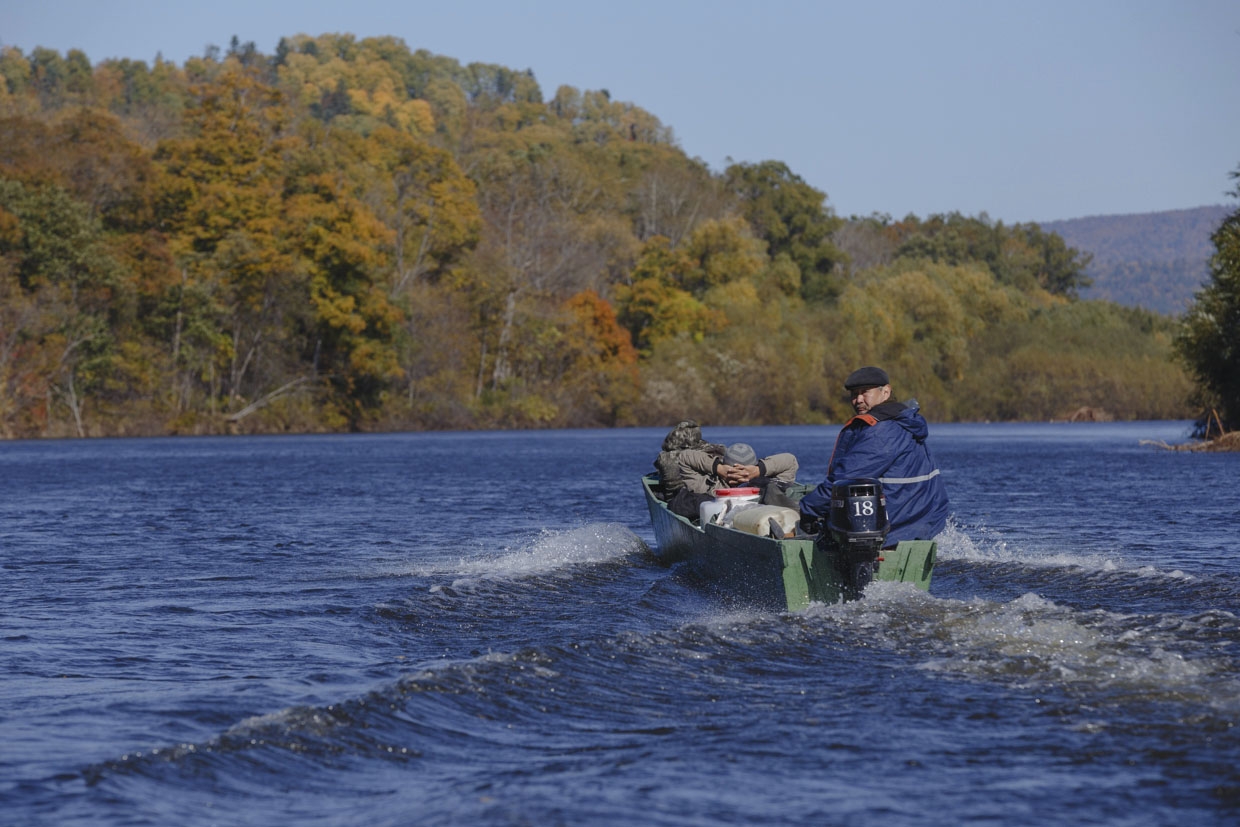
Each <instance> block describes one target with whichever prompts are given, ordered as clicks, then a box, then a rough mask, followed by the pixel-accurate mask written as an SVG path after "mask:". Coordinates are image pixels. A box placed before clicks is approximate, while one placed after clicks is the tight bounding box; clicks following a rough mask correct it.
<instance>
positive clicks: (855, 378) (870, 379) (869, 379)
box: [844, 367, 891, 391]
mask: <svg viewBox="0 0 1240 827" xmlns="http://www.w3.org/2000/svg"><path fill="white" fill-rule="evenodd" d="M890 384H891V380H890V379H888V378H887V371H885V370H883V369H882V368H874V367H866V368H857V369H856V370H854V371H853V372H852V373H850V374H848V378H847V379H845V380H844V390H849V391H863V390H868V389H869V388H878V387H882V386H883V385H890Z"/></svg>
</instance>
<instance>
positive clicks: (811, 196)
mask: <svg viewBox="0 0 1240 827" xmlns="http://www.w3.org/2000/svg"><path fill="white" fill-rule="evenodd" d="M0 78H2V81H0V436H7V437H43V436H73V435H79V436H100V435H121V434H165V433H178V434H197V433H237V432H282V431H340V430H379V429H476V428H513V427H520V428H531V427H578V426H581V427H598V426H625V425H668V424H671V423H673V422H675V421H676V420H678V419H681V418H683V417H686V416H691V417H695V418H697V419H699V420H701V421H702V422H704V423H707V424H723V423H731V424H761V423H817V422H833V421H840V420H841V419H843V418H844V417H845V416H846V415H847V414H848V413H849V412H850V411H849V408H848V404H847V400H846V399H845V398H844V393H843V391H842V388H841V387H840V382H841V381H842V378H843V377H844V376H845V375H847V373H848V372H849V371H851V370H852V369H853V368H855V367H857V366H858V365H861V364H881V365H883V366H884V367H886V368H887V370H888V371H889V372H890V373H891V374H892V375H893V377H895V385H896V387H895V392H896V395H897V396H899V397H901V398H907V397H910V396H916V397H917V398H918V399H919V400H920V401H921V403H922V406H923V408H924V409H925V410H926V412H927V414H928V416H929V417H930V418H931V419H933V420H938V421H943V420H983V419H1052V418H1063V417H1067V416H1070V415H1072V414H1073V413H1074V412H1077V411H1078V410H1080V409H1082V408H1085V407H1089V408H1091V409H1093V410H1092V413H1093V415H1097V416H1114V417H1117V418H1168V417H1174V418H1180V417H1187V416H1189V415H1191V412H1190V411H1188V410H1187V409H1186V407H1185V405H1186V403H1185V402H1184V400H1185V399H1186V398H1187V396H1188V393H1187V391H1188V380H1187V378H1186V377H1185V375H1184V373H1183V371H1182V370H1180V369H1179V368H1178V367H1176V366H1175V365H1173V364H1172V363H1170V362H1169V360H1168V356H1169V352H1170V350H1169V347H1170V345H1169V343H1170V340H1171V337H1172V334H1173V328H1172V326H1171V322H1170V321H1169V320H1168V319H1166V318H1164V317H1161V316H1158V315H1156V314H1151V313H1148V312H1145V311H1142V310H1138V309H1130V308H1123V307H1120V306H1117V305H1114V304H1110V303H1106V302H1094V301H1082V300H1080V298H1079V295H1080V293H1081V291H1082V289H1084V288H1087V287H1088V278H1087V276H1086V275H1085V268H1086V266H1087V265H1088V259H1087V257H1085V256H1082V255H1080V254H1079V253H1078V251H1077V250H1075V249H1073V248H1072V247H1070V246H1068V245H1067V244H1066V243H1065V241H1064V239H1063V238H1062V237H1061V236H1059V235H1056V234H1054V233H1051V232H1047V231H1045V230H1043V229H1042V228H1039V227H1038V226H1037V225H1034V224H1028V225H1020V224H1017V225H1011V226H1005V225H1004V224H1003V223H1002V222H998V223H996V222H992V221H990V220H989V219H988V218H986V217H985V216H979V217H976V218H972V217H966V216H960V215H944V216H928V217H926V218H924V219H922V218H917V217H912V216H910V217H908V218H906V219H904V220H903V221H891V220H889V219H885V218H881V217H874V218H869V219H851V220H844V219H842V218H840V217H839V216H837V215H836V214H835V212H834V211H833V210H832V209H831V207H830V206H829V204H828V202H827V197H826V194H825V193H823V192H821V191H819V190H816V189H815V188H813V187H811V186H809V185H808V184H806V183H805V181H803V180H802V179H801V178H800V177H799V176H798V175H797V174H796V172H795V171H793V170H791V169H789V168H788V167H787V166H786V165H785V164H784V163H782V162H781V161H779V160H775V159H773V160H769V161H765V162H761V163H754V164H735V165H733V166H731V167H729V168H727V169H725V170H721V171H715V170H711V169H708V168H707V167H706V166H705V165H704V164H703V163H702V162H700V161H699V160H697V159H694V158H691V157H689V156H688V155H686V153H685V152H684V151H683V150H682V149H681V148H680V147H679V146H678V145H677V143H676V141H675V139H674V134H673V131H672V129H671V128H670V127H669V126H667V125H665V124H663V123H662V122H660V120H659V119H658V118H657V117H656V116H655V115H653V114H652V113H649V112H646V111H645V110H643V109H642V108H641V107H640V106H638V105H636V104H633V103H626V102H621V101H616V100H612V98H611V96H610V95H609V94H608V93H607V92H606V91H605V90H598V91H582V90H578V89H575V88H572V87H568V86H565V87H561V88H559V89H557V90H555V91H554V93H553V94H550V95H549V96H548V95H547V94H545V92H544V90H542V89H541V88H540V87H539V85H538V83H537V81H536V79H535V78H534V77H533V75H532V74H531V73H530V72H528V71H519V70H512V69H509V68H505V67H502V66H495V65H489V64H479V63H475V64H469V65H462V64H460V63H459V62H458V61H456V60H454V59H452V58H450V57H444V56H439V55H433V54H430V53H428V52H425V51H420V50H418V51H414V50H411V49H409V48H408V47H407V46H406V45H405V44H404V43H403V42H402V41H400V40H397V39H394V38H369V39H364V40H358V39H356V38H354V37H353V36H351V35H347V34H325V35H322V36H319V37H309V36H304V35H298V36H295V37H289V38H287V39H284V40H282V41H281V42H280V44H279V47H278V48H277V50H276V53H275V54H272V55H265V54H262V53H260V52H259V51H258V50H257V49H256V48H255V47H254V45H253V44H252V43H246V44H242V43H240V42H238V41H237V40H236V39H234V42H233V44H232V45H231V47H230V48H229V49H228V50H227V51H226V52H224V53H219V52H216V51H210V52H209V53H208V54H207V55H205V56H204V57H202V58H197V59H192V60H189V61H187V62H186V63H185V64H184V65H175V64H172V63H169V62H165V61H162V60H157V61H156V62H155V63H154V64H153V65H148V64H146V63H144V62H142V61H133V60H128V59H118V60H105V61H102V62H99V63H92V62H91V61H90V59H89V58H88V57H87V56H86V55H84V54H82V53H81V52H78V51H70V52H69V53H68V54H65V55H61V54H58V53H56V52H53V51H50V50H45V49H35V50H34V51H33V52H32V53H30V54H23V53H22V52H21V51H19V50H17V49H13V48H8V49H5V50H3V51H0Z"/></svg>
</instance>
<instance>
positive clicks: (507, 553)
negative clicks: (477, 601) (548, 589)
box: [406, 523, 646, 591]
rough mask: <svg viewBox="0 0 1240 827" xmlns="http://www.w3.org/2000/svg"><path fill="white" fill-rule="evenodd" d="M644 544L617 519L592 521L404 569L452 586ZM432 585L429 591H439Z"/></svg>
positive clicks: (602, 558) (548, 569)
mask: <svg viewBox="0 0 1240 827" xmlns="http://www.w3.org/2000/svg"><path fill="white" fill-rule="evenodd" d="M645 549H646V544H645V543H644V542H643V541H642V539H641V538H640V537H638V536H637V535H636V534H634V533H633V532H632V531H630V530H629V529H628V528H626V527H624V526H622V525H620V524H618V523H592V524H590V525H584V526H580V527H577V528H572V529H566V530H552V529H544V530H542V531H541V532H539V533H538V535H537V536H535V537H533V538H532V539H530V540H529V541H528V542H527V543H526V544H524V545H522V546H521V547H519V548H515V549H502V550H500V552H499V553H498V554H494V553H492V554H482V555H480V556H473V557H469V558H465V559H460V560H457V561H456V562H454V563H443V564H438V565H433V566H429V567H427V566H422V567H418V568H417V569H415V570H410V571H408V572H406V573H408V574H416V575H419V576H425V577H436V576H451V577H454V578H455V579H454V580H453V581H452V587H453V588H462V587H466V586H468V585H469V584H470V583H472V582H474V581H477V580H513V579H519V578H522V577H531V576H538V575H546V574H553V573H555V572H557V571H562V570H565V569H571V568H574V567H577V566H582V565H590V564H598V563H607V562H610V561H613V560H619V559H623V558H625V557H628V556H629V555H632V554H636V553H639V552H642V551H644V550H645ZM439 588H441V587H440V586H433V587H432V588H431V591H438V590H439Z"/></svg>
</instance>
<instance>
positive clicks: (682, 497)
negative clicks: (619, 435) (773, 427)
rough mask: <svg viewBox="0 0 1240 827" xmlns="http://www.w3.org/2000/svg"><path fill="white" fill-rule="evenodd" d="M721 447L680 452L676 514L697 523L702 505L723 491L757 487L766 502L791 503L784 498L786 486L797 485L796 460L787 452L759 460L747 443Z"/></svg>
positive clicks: (673, 502) (671, 506)
mask: <svg viewBox="0 0 1240 827" xmlns="http://www.w3.org/2000/svg"><path fill="white" fill-rule="evenodd" d="M721 447H722V446H719V445H713V444H711V443H703V447H698V448H685V449H683V450H680V451H678V452H677V454H676V463H677V466H678V468H677V472H678V477H679V480H678V481H679V484H680V488H679V489H678V490H677V491H676V492H675V494H673V496H672V498H671V499H670V500H669V501H668V508H669V509H670V510H671V511H672V513H674V514H679V515H681V516H682V517H687V518H689V519H690V520H696V519H697V516H698V511H699V508H700V507H701V505H702V503H704V502H707V501H709V500H712V499H714V493H715V491H717V490H719V489H720V488H738V487H754V488H758V489H759V490H760V491H762V492H763V497H762V502H764V503H769V504H774V505H789V504H790V503H789V502H788V501H786V498H782V499H781V497H783V491H782V486H783V485H786V484H788V483H793V482H796V476H797V467H798V466H797V460H796V457H794V456H793V455H792V454H786V453H785V454H772V455H770V456H768V457H763V458H762V459H758V458H757V454H756V453H755V452H754V450H753V448H752V447H750V446H749V445H746V444H745V443H743V442H737V443H734V444H732V445H730V446H728V447H727V448H726V449H723V450H719V449H720V448H721ZM768 493H769V495H770V497H768V496H767V495H768ZM772 498H773V499H772Z"/></svg>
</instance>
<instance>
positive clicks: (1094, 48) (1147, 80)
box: [0, 0, 1240, 223]
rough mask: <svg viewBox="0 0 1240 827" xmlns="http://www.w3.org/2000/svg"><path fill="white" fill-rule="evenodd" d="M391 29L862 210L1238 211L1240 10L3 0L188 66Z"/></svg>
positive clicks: (968, 4) (841, 206) (975, 0)
mask: <svg viewBox="0 0 1240 827" xmlns="http://www.w3.org/2000/svg"><path fill="white" fill-rule="evenodd" d="M324 32H349V33H352V34H354V35H357V36H358V37H359V38H361V37H368V36H377V35H393V36H396V37H400V38H402V39H403V40H404V41H405V43H406V44H408V46H409V47H410V48H411V49H420V48H424V49H428V50H429V51H431V52H434V53H437V54H441V55H447V56H449V57H453V58H456V59H457V60H459V61H461V62H462V63H470V62H474V61H478V62H483V63H495V64H500V65H502V66H507V67H509V68H513V69H520V70H524V69H531V70H533V72H534V75H535V77H536V78H537V79H538V81H539V84H540V85H541V87H542V90H543V95H544V97H547V98H550V97H551V96H552V95H554V93H555V90H556V88H557V87H559V86H560V85H562V84H568V85H571V86H575V87H577V88H579V89H607V90H608V91H609V92H610V93H611V95H612V98H613V99H616V100H622V101H629V102H632V103H635V104H637V105H638V106H640V107H642V108H643V109H646V110H647V111H649V112H652V113H653V114H654V115H656V116H657V117H658V118H659V119H660V120H661V121H662V122H663V123H664V124H665V125H667V126H670V127H671V128H672V129H673V131H674V132H675V134H676V137H677V139H678V141H679V143H680V146H681V147H682V148H683V149H684V150H685V151H686V152H687V153H689V154H690V155H692V156H696V157H698V158H701V159H702V160H704V161H705V162H707V163H708V164H709V165H710V166H711V168H712V169H715V170H719V169H722V168H723V167H724V166H725V165H726V163H727V159H729V158H731V159H733V160H736V161H762V160H768V159H777V160H781V161H784V162H785V163H787V164H788V165H789V167H791V168H792V170H793V171H794V172H795V173H797V174H798V175H800V176H801V177H802V178H804V179H805V180H806V181H808V182H809V183H810V184H812V185H813V186H815V187H817V188H819V189H821V190H823V191H825V192H826V193H827V195H828V203H829V204H830V205H831V206H832V207H834V208H835V210H836V211H837V212H838V213H840V214H841V215H852V214H859V215H867V214H869V213H872V212H885V213H890V214H891V215H893V216H895V217H897V218H898V217H902V216H904V215H906V214H908V213H915V214H917V215H919V216H926V215H929V214H931V213H936V212H948V211H952V210H957V211H960V212H962V213H965V214H966V215H977V214H979V213H982V212H986V213H987V214H988V215H990V217H991V218H993V219H1000V220H1003V221H1005V222H1007V223H1012V222H1017V221H1021V222H1023V221H1050V220H1055V219H1062V218H1077V217H1081V216H1087V215H1104V214H1116V213H1139V212H1153V211H1158V210H1168V209H1184V208H1189V207H1197V206H1203V205H1208V204H1233V203H1235V202H1234V200H1233V199H1232V198H1231V197H1230V196H1229V195H1228V192H1229V191H1230V190H1232V188H1233V185H1234V184H1233V182H1232V180H1231V179H1230V178H1229V173H1230V172H1231V171H1233V170H1235V169H1237V167H1240V2H1237V0H1040V1H1039V2H1027V0H1026V1H1025V2H1017V1H1016V0H1011V1H1009V0H920V1H915V0H885V2H868V3H867V2H863V1H862V0H819V2H810V1H809V0H805V1H802V0H761V2H759V0H751V2H743V3H742V2H733V1H732V0H710V1H709V2H708V1H707V0H661V2H653V1H652V0H627V2H609V3H602V2H598V3H596V2H591V1H590V0H545V2H520V0H507V2H502V1H497V0H475V1H474V2H453V0H440V2H434V3H428V2H422V1H421V0H343V2H342V1H341V0H331V1H329V0H303V1H302V2H296V3H294V2H264V0H245V2H239V0H211V2H198V3H186V4H182V3H173V2H138V1H137V0H0V44H3V45H5V46H16V47H18V48H20V49H22V50H23V52H25V53H27V54H28V53H29V52H30V50H31V49H33V48H34V47H36V46H43V47H46V48H51V49H56V50H57V51H59V52H61V53H62V54H63V53H65V52H67V51H68V50H69V49H73V48H78V49H81V50H83V51H84V52H85V53H86V55H87V56H88V57H89V58H90V59H91V61H92V62H98V61H100V60H102V59H105V58H109V57H129V58H135V59H142V60H147V61H151V60H153V59H154V57H155V56H156V54H162V55H163V57H164V58H165V59H168V60H173V61H175V62H177V63H183V62H184V61H185V59H186V58H188V57H190V56H194V55H201V54H202V53H203V50H204V48H205V47H206V46H207V45H209V44H213V45H216V46H219V47H221V48H227V46H228V43H229V40H230V39H231V38H232V36H233V35H234V34H235V35H237V36H238V37H239V38H240V39H241V41H242V42H246V41H251V40H252V41H254V43H255V44H256V45H257V46H258V48H259V50H260V51H262V52H264V53H266V54H271V53H273V52H274V51H275V48H276V44H277V43H278V42H279V39H280V37H282V36H288V35H294V34H301V33H304V34H310V35H318V34H323V33H324Z"/></svg>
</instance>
